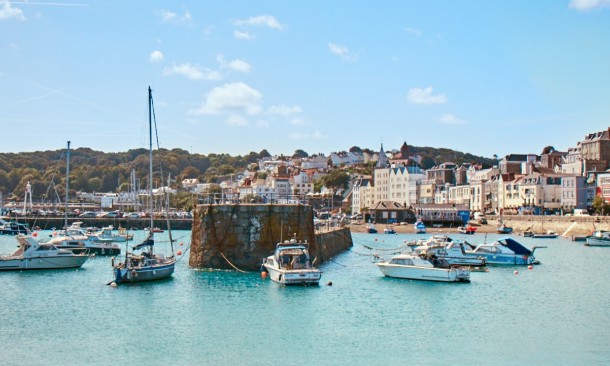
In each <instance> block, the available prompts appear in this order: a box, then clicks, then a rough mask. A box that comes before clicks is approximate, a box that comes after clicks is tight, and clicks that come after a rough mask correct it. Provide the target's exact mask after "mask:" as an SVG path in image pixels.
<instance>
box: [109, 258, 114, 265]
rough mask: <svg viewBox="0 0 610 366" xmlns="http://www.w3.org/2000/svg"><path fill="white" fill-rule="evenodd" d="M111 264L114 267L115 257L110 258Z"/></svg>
mask: <svg viewBox="0 0 610 366" xmlns="http://www.w3.org/2000/svg"><path fill="white" fill-rule="evenodd" d="M110 265H111V266H113V267H114V257H112V258H110Z"/></svg>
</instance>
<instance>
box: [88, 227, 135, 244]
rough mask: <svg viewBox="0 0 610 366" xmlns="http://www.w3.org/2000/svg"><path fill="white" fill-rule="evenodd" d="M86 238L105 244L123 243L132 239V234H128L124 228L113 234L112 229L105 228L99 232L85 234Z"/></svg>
mask: <svg viewBox="0 0 610 366" xmlns="http://www.w3.org/2000/svg"><path fill="white" fill-rule="evenodd" d="M87 236H88V237H90V238H92V239H94V240H96V241H101V242H107V243H124V242H126V241H127V240H131V239H133V234H128V233H127V230H125V228H120V229H119V233H118V234H115V233H114V227H113V226H112V225H111V226H106V227H103V228H101V229H99V230H94V231H89V232H87Z"/></svg>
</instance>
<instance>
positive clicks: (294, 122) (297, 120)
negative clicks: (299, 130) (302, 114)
mask: <svg viewBox="0 0 610 366" xmlns="http://www.w3.org/2000/svg"><path fill="white" fill-rule="evenodd" d="M290 124H291V125H295V126H305V125H306V124H307V121H306V120H304V119H302V118H293V119H291V120H290Z"/></svg>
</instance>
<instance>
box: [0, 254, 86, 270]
mask: <svg viewBox="0 0 610 366" xmlns="http://www.w3.org/2000/svg"><path fill="white" fill-rule="evenodd" d="M87 258H88V256H87V255H61V256H55V257H52V256H43V257H34V258H9V257H3V258H0V271H11V270H12V271H21V270H41V269H68V268H79V267H82V265H83V264H85V262H86V261H87Z"/></svg>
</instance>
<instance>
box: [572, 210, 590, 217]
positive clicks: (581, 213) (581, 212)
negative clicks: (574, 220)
mask: <svg viewBox="0 0 610 366" xmlns="http://www.w3.org/2000/svg"><path fill="white" fill-rule="evenodd" d="M574 216H591V215H589V211H587V210H585V209H584V208H575V209H574Z"/></svg>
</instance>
